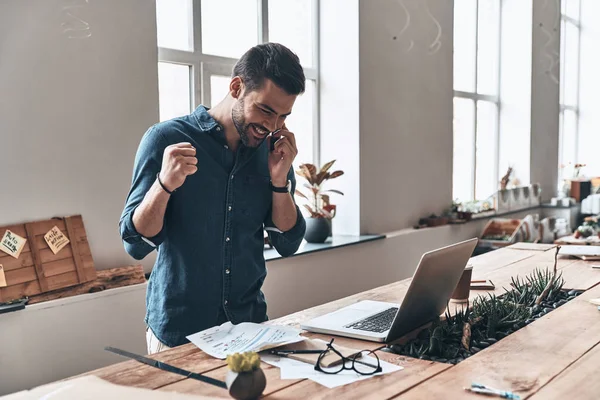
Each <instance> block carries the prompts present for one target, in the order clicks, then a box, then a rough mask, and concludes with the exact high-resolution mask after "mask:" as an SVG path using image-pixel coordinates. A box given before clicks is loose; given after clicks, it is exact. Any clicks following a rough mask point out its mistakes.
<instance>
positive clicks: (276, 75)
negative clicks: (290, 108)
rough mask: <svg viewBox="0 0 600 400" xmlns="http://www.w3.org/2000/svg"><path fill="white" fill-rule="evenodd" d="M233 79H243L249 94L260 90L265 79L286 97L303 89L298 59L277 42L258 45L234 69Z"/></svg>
mask: <svg viewBox="0 0 600 400" xmlns="http://www.w3.org/2000/svg"><path fill="white" fill-rule="evenodd" d="M236 76H239V77H240V78H242V81H243V82H244V85H246V89H247V90H248V91H253V90H256V89H260V88H261V87H262V85H263V83H264V80H265V79H270V80H272V81H273V83H275V84H276V85H277V86H279V87H280V88H282V89H283V90H285V91H286V92H287V93H288V94H296V95H297V94H301V93H304V89H305V79H306V78H305V77H304V70H303V69H302V66H301V65H300V59H299V58H298V56H297V55H296V54H294V53H293V52H292V51H291V50H290V49H288V48H287V47H285V46H284V45H282V44H279V43H265V44H259V45H257V46H254V47H252V48H251V49H250V50H248V51H247V52H246V53H245V54H244V55H243V56H242V57H241V58H240V59H239V60H238V62H237V63H236V64H235V67H233V77H236Z"/></svg>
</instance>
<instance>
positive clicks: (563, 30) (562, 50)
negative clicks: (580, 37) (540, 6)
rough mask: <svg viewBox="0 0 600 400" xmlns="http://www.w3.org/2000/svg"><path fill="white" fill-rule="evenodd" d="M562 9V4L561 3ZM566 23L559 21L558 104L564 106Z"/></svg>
mask: <svg viewBox="0 0 600 400" xmlns="http://www.w3.org/2000/svg"><path fill="white" fill-rule="evenodd" d="M561 4H563V7H564V4H565V3H564V2H562V3H561ZM566 25H567V24H566V22H565V20H561V21H560V85H559V100H558V101H559V103H560V104H565V56H566V53H567V48H566V42H567V40H566V36H567V31H566V29H567V28H566Z"/></svg>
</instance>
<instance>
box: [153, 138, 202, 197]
mask: <svg viewBox="0 0 600 400" xmlns="http://www.w3.org/2000/svg"><path fill="white" fill-rule="evenodd" d="M196 164H198V159H197V158H196V149H195V148H194V146H192V145H191V143H185V142H184V143H177V144H172V145H170V146H168V147H167V148H165V152H164V154H163V161H162V168H161V170H160V176H159V177H160V181H161V182H162V183H163V185H164V186H165V187H166V188H167V189H168V190H169V191H171V192H172V191H174V190H175V189H177V188H179V187H180V186H181V185H183V182H185V178H187V176H188V175H192V174H194V173H195V172H196V171H197V170H198V167H197V166H196Z"/></svg>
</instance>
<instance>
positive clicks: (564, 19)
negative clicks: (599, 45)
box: [557, 0, 582, 190]
mask: <svg viewBox="0 0 600 400" xmlns="http://www.w3.org/2000/svg"><path fill="white" fill-rule="evenodd" d="M570 1H572V0H570ZM568 2H569V0H562V1H561V3H562V4H561V11H560V65H561V68H560V82H559V86H560V89H559V90H560V95H559V99H560V100H559V127H558V132H559V133H558V160H559V171H558V182H557V185H558V188H559V190H560V188H561V186H562V182H563V180H564V179H565V178H567V176H565V172H567V171H564V170H563V168H561V165H562V164H563V162H564V161H565V158H564V156H565V154H564V151H565V148H564V147H565V145H564V139H565V131H564V129H565V111H571V112H573V114H574V115H575V132H574V133H575V135H574V136H575V143H573V149H574V154H572V155H571V156H572V157H574V158H573V163H577V162H579V161H578V158H579V117H580V107H579V102H580V97H579V96H580V87H581V86H580V85H581V29H582V27H581V9H582V4H581V0H578V2H579V9H578V11H579V14H578V15H577V19H574V18H573V17H571V16H569V15H567V14H568V13H567V6H568V4H567V3H568ZM567 24H572V26H574V27H575V29H576V31H577V36H578V37H577V68H576V71H577V77H576V78H577V79H575V82H576V84H575V87H576V96H575V104H566V102H565V85H566V82H567V78H566V74H565V73H566V68H565V67H564V66H565V65H566V55H567V47H566V46H567V38H566V31H567Z"/></svg>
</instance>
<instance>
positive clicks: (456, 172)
mask: <svg viewBox="0 0 600 400" xmlns="http://www.w3.org/2000/svg"><path fill="white" fill-rule="evenodd" d="M453 130H454V153H453V169H452V198H454V199H460V200H463V201H464V200H466V201H469V200H473V196H474V193H473V171H474V165H473V161H474V154H473V151H474V148H475V147H474V143H475V104H474V102H473V100H470V99H462V98H459V97H455V98H454V120H453Z"/></svg>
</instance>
